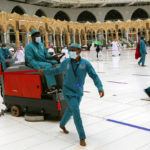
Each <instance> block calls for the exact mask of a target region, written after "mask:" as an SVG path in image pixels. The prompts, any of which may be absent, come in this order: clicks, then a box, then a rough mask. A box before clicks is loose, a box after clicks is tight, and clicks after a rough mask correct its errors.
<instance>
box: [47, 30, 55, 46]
mask: <svg viewBox="0 0 150 150" xmlns="http://www.w3.org/2000/svg"><path fill="white" fill-rule="evenodd" d="M53 34H54V31H53V29H52V28H49V30H48V42H49V43H48V44H50V43H53V45H54V35H53Z"/></svg>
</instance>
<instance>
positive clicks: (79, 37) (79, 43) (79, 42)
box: [79, 34, 81, 45]
mask: <svg viewBox="0 0 150 150" xmlns="http://www.w3.org/2000/svg"><path fill="white" fill-rule="evenodd" d="M79 44H80V45H81V36H80V34H79Z"/></svg>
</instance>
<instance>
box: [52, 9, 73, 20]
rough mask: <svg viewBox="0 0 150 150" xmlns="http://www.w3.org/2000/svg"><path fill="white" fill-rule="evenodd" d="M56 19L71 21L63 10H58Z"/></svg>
mask: <svg viewBox="0 0 150 150" xmlns="http://www.w3.org/2000/svg"><path fill="white" fill-rule="evenodd" d="M54 19H56V20H61V21H64V20H66V21H70V18H69V16H68V15H67V14H66V13H65V12H63V11H59V12H57V13H56V15H55V16H54Z"/></svg>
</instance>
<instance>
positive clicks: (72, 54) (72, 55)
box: [69, 52, 77, 59]
mask: <svg viewBox="0 0 150 150" xmlns="http://www.w3.org/2000/svg"><path fill="white" fill-rule="evenodd" d="M69 56H70V58H71V59H76V58H77V53H76V52H69Z"/></svg>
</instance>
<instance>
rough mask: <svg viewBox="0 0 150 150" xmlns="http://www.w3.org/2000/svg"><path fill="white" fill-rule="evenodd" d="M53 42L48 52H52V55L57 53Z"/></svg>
mask: <svg viewBox="0 0 150 150" xmlns="http://www.w3.org/2000/svg"><path fill="white" fill-rule="evenodd" d="M53 46H54V45H53V43H50V45H49V49H48V53H49V54H51V55H52V56H53V55H55V50H54V48H53Z"/></svg>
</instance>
